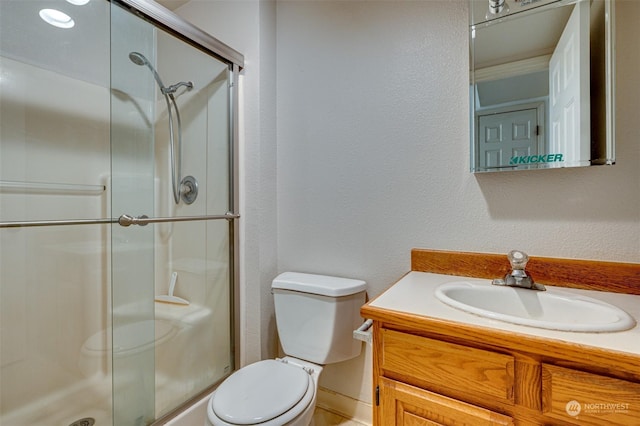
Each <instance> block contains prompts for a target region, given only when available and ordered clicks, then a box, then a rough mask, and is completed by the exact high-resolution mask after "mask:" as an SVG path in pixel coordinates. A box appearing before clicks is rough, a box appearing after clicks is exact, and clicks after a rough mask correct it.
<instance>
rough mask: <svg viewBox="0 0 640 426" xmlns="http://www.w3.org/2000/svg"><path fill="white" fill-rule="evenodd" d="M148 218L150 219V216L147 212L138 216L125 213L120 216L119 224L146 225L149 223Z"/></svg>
mask: <svg viewBox="0 0 640 426" xmlns="http://www.w3.org/2000/svg"><path fill="white" fill-rule="evenodd" d="M148 219H149V216H147V215H146V214H143V215H142V216H138V217H134V216H131V215H128V214H123V215H122V216H120V217H119V218H118V224H120V226H130V225H140V226H145V225H147V224H148V223H149V222H147V220H148Z"/></svg>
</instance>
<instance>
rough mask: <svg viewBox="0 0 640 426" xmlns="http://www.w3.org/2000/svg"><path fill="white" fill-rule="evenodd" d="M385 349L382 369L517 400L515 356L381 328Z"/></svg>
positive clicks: (419, 381) (459, 390)
mask: <svg viewBox="0 0 640 426" xmlns="http://www.w3.org/2000/svg"><path fill="white" fill-rule="evenodd" d="M381 348H382V356H381V360H380V363H381V364H380V366H381V368H382V370H383V371H385V372H389V373H396V374H401V375H402V376H403V379H404V380H406V381H409V380H411V378H415V379H417V382H415V383H417V384H421V382H422V383H424V382H426V383H430V384H433V385H435V386H438V387H443V388H449V389H453V390H454V391H457V392H466V393H474V394H475V395H480V396H487V397H491V398H495V399H497V400H499V401H502V402H507V403H513V377H514V376H513V371H514V359H513V357H512V356H509V355H504V354H499V353H495V352H490V351H485V350H481V349H475V348H470V347H467V346H461V345H456V344H452V343H446V342H441V341H439V340H433V339H429V338H426V337H421V336H415V335H412V334H407V333H401V332H397V331H394V330H388V329H382V330H381Z"/></svg>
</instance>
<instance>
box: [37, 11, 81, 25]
mask: <svg viewBox="0 0 640 426" xmlns="http://www.w3.org/2000/svg"><path fill="white" fill-rule="evenodd" d="M40 17H41V18H42V19H43V20H44V21H45V22H46V23H47V24H51V25H53V26H54V27H58V28H72V27H73V26H74V25H75V24H76V23H75V22H74V21H73V19H71V17H70V16H69V15H67V14H66V13H64V12H60V11H59V10H56V9H42V10H41V11H40Z"/></svg>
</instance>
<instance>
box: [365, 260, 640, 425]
mask: <svg viewBox="0 0 640 426" xmlns="http://www.w3.org/2000/svg"><path fill="white" fill-rule="evenodd" d="M500 262H501V261H500V260H499V259H498V258H497V257H495V256H493V255H479V254H469V253H450V252H436V251H419V252H418V251H414V253H412V269H413V271H412V272H410V273H408V274H407V275H405V276H404V277H403V278H402V279H400V280H399V281H398V282H397V283H396V284H394V285H393V286H392V287H391V288H389V289H388V290H387V291H385V292H384V293H383V294H381V295H380V296H378V297H377V298H375V299H374V300H372V301H370V302H369V303H367V304H366V305H364V306H363V307H362V309H361V315H362V316H363V317H364V318H369V319H372V320H373V331H372V333H373V392H374V397H373V424H374V426H394V425H402V426H434V425H470V426H477V425H516V426H601V425H620V426H640V344H639V342H640V339H639V334H640V325H636V326H635V327H633V328H632V329H630V330H627V331H622V332H617V333H609V334H607V333H602V334H597V333H595V334H594V333H585V334H581V333H571V332H558V331H539V330H537V329H534V328H530V327H524V326H511V325H504V324H502V323H498V322H495V321H493V322H492V321H486V320H484V322H483V320H481V319H479V318H478V317H476V316H474V315H471V314H468V313H461V312H460V311H458V310H456V309H453V308H449V307H446V306H444V305H443V304H442V303H440V302H439V301H438V300H436V299H435V297H434V289H435V288H436V287H438V286H439V285H441V284H443V283H446V282H449V281H450V280H457V279H458V280H459V279H463V278H464V277H465V276H467V275H462V274H460V272H461V271H463V270H464V271H465V272H467V273H468V276H475V277H477V278H482V279H486V278H487V277H491V276H494V277H495V276H500V275H501V273H502V270H501V268H503V266H502V263H500ZM536 262H537V263H536ZM536 262H534V263H533V264H532V269H534V268H535V269H536V275H535V276H540V277H541V281H542V280H544V281H542V282H545V283H546V282H549V283H551V284H548V285H562V286H565V287H570V285H572V284H571V283H570V282H569V281H568V279H567V280H566V281H563V280H562V279H561V278H562V277H563V276H564V275H563V274H564V273H566V274H567V276H568V277H569V278H571V277H576V276H585V277H587V278H585V279H584V280H583V281H584V282H586V283H587V285H588V287H591V288H593V289H598V290H602V291H611V290H625V291H628V292H631V294H633V295H628V296H625V298H624V299H625V301H626V304H624V303H622V302H621V299H615V300H617V301H618V302H619V303H622V305H623V307H626V309H628V310H629V311H630V313H632V314H633V315H634V316H635V318H636V319H637V318H640V309H638V306H640V303H639V302H640V299H639V300H636V299H635V298H637V297H638V296H640V265H635V264H610V263H607V262H587V261H570V260H569V261H567V260H556V259H536ZM560 264H563V265H564V266H563V267H564V269H562V268H559V267H557V266H558V265H560ZM477 265H481V266H482V268H480V267H479V266H477ZM567 265H568V266H567ZM507 268H508V266H507ZM602 271H607V273H606V282H607V286H608V287H607V288H602V287H598V285H600V284H599V283H602V282H605V278H604V276H603V275H602V274H603V272H602ZM545 274H546V275H545ZM451 275H455V276H456V278H450V276H451ZM594 276H595V277H599V278H598V280H599V281H597V282H596V281H595V280H594V281H593V282H589V279H590V278H589V277H594ZM616 286H619V288H617V287H616ZM625 286H626V287H625ZM591 288H589V289H591ZM636 289H638V290H636ZM618 292H621V291H618ZM633 292H636V293H633ZM629 297H630V298H633V299H629Z"/></svg>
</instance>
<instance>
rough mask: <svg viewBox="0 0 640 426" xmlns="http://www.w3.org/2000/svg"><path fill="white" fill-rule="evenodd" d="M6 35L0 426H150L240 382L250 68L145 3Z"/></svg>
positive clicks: (22, 23) (42, 2) (0, 70)
mask: <svg viewBox="0 0 640 426" xmlns="http://www.w3.org/2000/svg"><path fill="white" fill-rule="evenodd" d="M0 32H1V33H0V424H3V425H4V424H6V425H37V424H46V425H53V426H58V425H60V426H67V425H74V426H75V425H87V426H89V425H92V424H95V425H100V426H101V425H116V426H122V425H147V424H152V423H154V422H155V421H157V420H158V419H161V418H162V417H165V416H167V415H170V414H171V413H172V412H174V411H176V410H179V409H180V407H182V406H184V405H185V404H186V403H187V402H188V401H189V400H191V399H193V398H196V397H198V396H200V395H202V394H204V393H205V392H208V391H209V390H211V389H212V388H213V386H215V385H216V384H217V383H218V382H220V381H221V380H222V379H224V378H225V377H226V376H227V375H229V374H230V373H231V372H232V371H233V370H234V368H235V364H236V359H237V354H236V350H235V346H234V342H235V336H236V334H237V321H236V315H237V309H236V305H237V290H236V283H237V268H236V266H235V263H234V262H235V259H237V252H238V244H237V226H238V218H239V216H238V215H237V211H238V208H237V183H236V182H237V179H236V175H237V156H236V151H237V149H236V145H237V118H236V111H237V93H238V92H237V85H236V84H235V82H236V81H237V78H238V73H239V71H240V69H241V68H242V66H243V57H242V55H241V54H239V53H238V52H236V51H235V50H233V49H231V48H229V47H228V46H226V45H224V44H223V43H221V42H219V41H218V40H216V39H214V38H213V37H211V36H210V35H208V34H206V33H204V32H202V31H201V30H199V29H197V28H196V27H194V26H192V25H190V24H188V23H186V22H184V21H183V20H181V19H180V18H178V17H177V16H176V15H174V14H173V13H171V12H170V11H168V10H166V9H164V8H162V7H161V6H158V5H157V4H155V3H153V2H148V1H146V0H111V1H109V0H32V1H24V0H2V1H0Z"/></svg>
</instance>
